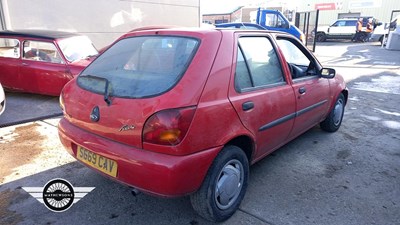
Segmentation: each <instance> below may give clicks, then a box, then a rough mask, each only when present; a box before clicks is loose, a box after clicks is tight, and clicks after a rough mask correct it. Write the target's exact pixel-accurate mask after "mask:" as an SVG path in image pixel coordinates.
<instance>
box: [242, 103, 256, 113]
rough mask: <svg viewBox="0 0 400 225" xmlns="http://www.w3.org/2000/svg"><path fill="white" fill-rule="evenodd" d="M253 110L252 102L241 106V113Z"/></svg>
mask: <svg viewBox="0 0 400 225" xmlns="http://www.w3.org/2000/svg"><path fill="white" fill-rule="evenodd" d="M252 108H254V103H253V102H251V101H250V102H245V103H243V104H242V109H243V111H249V110H250V109H252Z"/></svg>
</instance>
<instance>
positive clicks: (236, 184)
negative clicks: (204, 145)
mask: <svg viewBox="0 0 400 225" xmlns="http://www.w3.org/2000/svg"><path fill="white" fill-rule="evenodd" d="M248 179H249V161H248V159H247V156H246V154H245V153H244V152H243V151H242V149H240V148H239V147H236V146H226V147H224V148H223V149H222V151H221V152H220V153H219V154H218V155H217V157H216V158H215V160H214V162H213V163H212V165H211V167H210V169H209V170H208V172H207V175H206V177H205V179H204V181H203V184H202V185H201V187H200V189H199V190H198V191H197V192H196V193H194V194H192V195H191V196H190V201H191V203H192V206H193V209H194V210H195V211H196V212H197V213H198V214H199V215H200V216H202V217H204V218H205V219H207V220H210V221H213V222H221V221H224V220H227V219H228V218H229V217H231V216H232V215H233V213H235V211H236V210H237V209H238V208H239V205H240V202H241V201H242V199H243V197H244V195H245V192H246V189H247V182H248Z"/></svg>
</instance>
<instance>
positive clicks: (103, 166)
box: [76, 146, 118, 177]
mask: <svg viewBox="0 0 400 225" xmlns="http://www.w3.org/2000/svg"><path fill="white" fill-rule="evenodd" d="M76 157H77V158H78V159H79V160H80V161H82V162H84V163H85V164H87V165H89V166H91V167H94V168H96V169H98V170H100V171H102V172H103V173H106V174H108V175H110V176H112V177H116V176H117V170H118V165H117V162H115V161H114V160H111V159H109V158H106V157H104V156H101V155H98V154H96V153H94V152H91V151H89V150H87V149H86V148H83V147H80V146H79V147H78V152H77V153H76Z"/></svg>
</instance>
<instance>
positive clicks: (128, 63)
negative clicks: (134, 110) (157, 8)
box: [78, 36, 199, 98]
mask: <svg viewBox="0 0 400 225" xmlns="http://www.w3.org/2000/svg"><path fill="white" fill-rule="evenodd" d="M198 44H199V42H198V40H196V39H193V38H187V37H175V36H141V37H131V38H126V39H122V40H120V41H118V42H117V43H115V44H114V45H113V46H111V47H110V48H109V49H107V51H106V52H104V53H103V54H102V55H100V56H99V57H98V58H97V59H96V60H95V61H94V62H93V63H92V64H90V65H89V66H88V67H87V68H86V69H85V70H84V71H83V72H82V73H81V75H80V76H79V77H78V85H79V86H80V87H82V88H83V89H86V90H89V91H92V92H95V93H99V94H105V92H106V91H107V92H108V94H109V95H110V96H115V97H123V98H144V97H150V96H156V95H159V94H161V93H164V92H166V91H168V90H169V89H171V88H172V87H173V86H174V85H175V84H176V83H177V82H178V81H179V80H180V78H181V77H182V75H183V74H184V72H185V71H186V69H187V67H188V65H189V63H190V61H191V59H192V58H193V55H194V54H195V52H196V50H197V46H198ZM93 77H97V78H102V79H95V78H94V79H92V78H93ZM104 80H106V81H107V83H108V86H109V87H108V89H107V90H105V88H104V87H105V84H104Z"/></svg>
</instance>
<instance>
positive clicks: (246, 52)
mask: <svg viewBox="0 0 400 225" xmlns="http://www.w3.org/2000/svg"><path fill="white" fill-rule="evenodd" d="M282 82H284V78H283V73H282V69H281V64H280V62H279V59H278V55H277V54H276V52H275V49H274V48H273V46H272V43H271V41H270V40H269V39H268V38H266V37H242V38H240V39H239V48H238V57H237V64H236V73H235V87H236V89H237V90H238V91H243V90H244V89H247V88H257V87H262V86H270V85H276V84H282Z"/></svg>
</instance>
